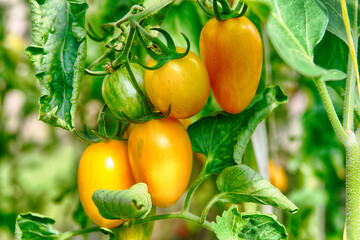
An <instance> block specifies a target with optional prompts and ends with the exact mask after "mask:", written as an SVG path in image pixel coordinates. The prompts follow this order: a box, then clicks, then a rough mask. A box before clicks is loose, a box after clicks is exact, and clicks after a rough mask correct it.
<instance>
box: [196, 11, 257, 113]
mask: <svg viewBox="0 0 360 240" xmlns="http://www.w3.org/2000/svg"><path fill="white" fill-rule="evenodd" d="M200 54H201V58H202V60H203V61H204V62H205V65H206V68H207V70H208V72H209V78H210V84H211V90H212V93H213V95H214V97H215V99H216V101H217V103H218V104H219V105H220V107H221V108H222V109H223V110H225V111H226V112H229V113H233V114H236V113H239V112H241V111H242V110H244V109H245V108H246V107H247V106H248V105H249V103H250V102H251V100H252V99H253V97H254V95H255V93H256V89H257V87H258V85H259V81H260V75H261V67H262V61H263V48H262V42H261V37H260V34H259V32H258V30H257V29H256V27H255V26H254V24H253V23H252V22H251V21H250V20H249V19H247V18H246V17H239V18H231V19H228V20H225V21H222V22H218V21H217V20H216V19H215V18H213V19H210V20H209V21H208V22H207V23H206V24H205V26H204V28H203V29H202V31H201V35H200Z"/></svg>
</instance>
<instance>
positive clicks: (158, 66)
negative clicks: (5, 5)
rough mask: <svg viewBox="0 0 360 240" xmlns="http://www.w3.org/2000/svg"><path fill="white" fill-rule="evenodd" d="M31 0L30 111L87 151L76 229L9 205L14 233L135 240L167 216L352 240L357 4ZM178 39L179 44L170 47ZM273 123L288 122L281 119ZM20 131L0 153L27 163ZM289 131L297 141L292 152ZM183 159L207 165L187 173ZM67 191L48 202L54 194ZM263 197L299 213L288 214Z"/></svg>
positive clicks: (358, 233) (358, 189) (236, 231)
mask: <svg viewBox="0 0 360 240" xmlns="http://www.w3.org/2000/svg"><path fill="white" fill-rule="evenodd" d="M24 1H25V0H24ZM29 3H30V4H31V18H32V22H33V29H32V30H33V31H32V44H31V46H29V47H28V48H27V49H26V52H27V54H28V55H29V57H30V60H31V62H32V63H33V66H34V72H35V74H34V75H35V76H36V77H37V78H38V80H39V82H40V88H39V89H38V90H39V92H40V93H39V95H40V98H39V101H38V102H39V106H40V110H39V113H40V114H39V119H40V120H42V121H43V122H45V123H47V124H50V125H52V126H55V127H61V128H63V129H65V130H68V131H70V132H71V133H74V134H75V135H74V136H75V137H77V138H78V139H80V140H83V141H85V142H88V143H92V144H91V145H90V146H89V147H88V148H87V149H86V150H85V152H84V154H83V156H82V158H81V160H80V165H79V173H78V189H79V195H80V202H81V204H82V205H83V209H84V210H85V212H84V211H83V209H82V208H81V205H80V207H78V208H77V209H76V211H75V214H74V215H75V219H76V223H78V224H79V225H80V226H81V229H80V230H75V231H74V230H70V231H67V232H64V233H61V232H59V231H58V230H56V229H55V228H54V222H55V221H54V220H53V219H51V218H48V217H45V216H42V215H39V214H33V213H26V214H18V217H17V220H16V225H15V226H16V227H15V228H16V229H15V230H14V231H13V232H15V239H34V238H36V237H38V236H40V235H41V236H46V238H54V239H55V238H56V239H63V240H66V239H70V238H71V237H74V236H77V235H80V234H89V233H92V232H98V233H95V234H99V233H100V232H101V233H105V234H108V235H109V238H110V239H121V238H123V237H126V236H134V233H136V235H137V236H138V237H139V238H143V240H144V239H148V238H150V236H151V232H152V223H153V222H154V221H157V220H164V219H181V220H186V221H189V222H190V223H192V224H196V226H197V227H198V229H200V228H204V230H206V231H204V232H202V233H201V234H200V233H198V232H196V233H195V231H200V230H198V229H195V228H194V232H192V231H189V232H188V233H187V234H189V235H192V236H191V237H194V238H196V237H198V236H204V238H205V239H210V238H214V237H215V235H216V237H217V238H219V239H220V240H227V239H279V240H283V239H287V238H288V236H289V237H291V238H294V239H318V238H324V239H325V238H326V239H327V238H329V239H339V238H340V237H341V236H340V235H342V232H343V230H344V236H345V238H347V240H348V239H360V227H359V226H360V217H359V216H360V202H359V201H358V196H359V195H360V178H358V177H357V176H359V174H360V167H359V165H358V164H357V163H358V162H359V161H360V159H359V158H360V154H358V153H359V152H360V140H359V138H360V135H359V134H360V133H359V132H360V130H359V122H360V114H359V112H360V111H359V105H360V104H359V98H358V96H359V95H360V84H359V81H360V80H359V79H360V77H359V68H358V62H357V60H358V59H357V48H358V41H357V40H358V37H359V31H358V25H359V21H358V15H359V7H358V3H357V1H347V2H346V1H344V0H332V1H330V0H321V1H315V0H314V1H308V0H297V1H291V4H289V1H277V0H258V1H249V0H246V1H245V0H244V1H229V0H212V1H209V0H197V1H196V2H194V1H174V0H162V1H158V0H143V1H137V2H136V1H133V0H124V1H115V0H105V1H99V2H98V1H97V0H94V1H89V5H91V7H90V8H89V9H88V6H89V5H88V3H87V2H86V1H85V0H77V1H69V0H51V1H50V0H44V1H36V0H29ZM134 4H135V5H134ZM347 9H349V10H350V11H349V12H347ZM87 10H88V11H87ZM340 13H341V14H340ZM206 15H209V16H206ZM0 21H2V20H1V19H0ZM344 25H345V27H344ZM0 30H1V27H0ZM180 32H184V33H185V34H182V35H183V37H184V39H185V42H186V50H185V48H184V49H182V48H177V47H176V46H180V45H181V42H179V41H178V40H179V36H181V35H180ZM260 33H261V34H260ZM187 35H188V36H187ZM1 36H2V31H0V37H1ZM9 36H11V35H9ZM90 38H91V40H89V39H90ZM10 40H11V39H10ZM3 42H5V43H6V42H7V41H3ZM95 42H96V43H95ZM183 43H184V42H183ZM1 44H2V42H1V41H0V45H1ZM6 44H7V43H6ZM190 49H191V51H190ZM199 52H200V56H201V58H202V59H200V58H199V57H198V56H197V55H196V54H194V53H199ZM5 55H6V54H5ZM0 58H1V59H2V58H3V54H0ZM4 59H5V60H4V61H3V62H5V63H6V64H8V62H9V61H8V60H9V59H11V58H8V57H5V58H4ZM2 60H3V59H2ZM147 60H148V62H147V64H146V65H144V64H142V63H145V62H146V61H147ZM136 62H137V63H138V64H136ZM6 66H8V65H6ZM10 68H11V67H10ZM4 69H7V68H4ZM11 69H17V67H16V68H15V67H14V68H11ZM144 69H145V70H144ZM0 70H2V69H0ZM16 72H20V73H21V74H23V75H24V74H26V73H27V72H26V71H21V70H19V71H18V70H17V71H16ZM0 74H1V76H0V79H3V78H6V76H5V75H3V71H0ZM16 74H18V73H16ZM9 76H12V75H11V74H10V75H9ZM104 76H105V77H104ZM8 79H11V77H8ZM83 80H84V81H83ZM356 80H357V83H356ZM284 81H291V82H284ZM12 84H13V83H12V82H11V81H7V82H6V83H5V84H0V89H4V88H6V89H7V88H9V86H10V88H11V87H13V85H12ZM274 84H280V85H281V86H278V85H275V86H273V85H274ZM19 85H22V83H21V84H19ZM101 86H102V90H103V92H102V93H103V94H102V96H101V91H100V89H101ZM356 86H357V87H358V89H357V90H358V92H359V93H358V94H356V92H355V90H356ZM301 88H305V89H306V90H305V91H299V89H301ZM89 89H90V90H89ZM309 89H310V91H308V90H309ZM26 90H27V89H26ZM210 90H211V94H210ZM285 92H288V93H289V97H290V101H289V105H288V107H287V108H281V109H279V111H280V114H279V115H277V114H276V112H275V113H274V110H275V109H277V108H278V107H280V106H281V105H283V104H285V103H287V101H288V97H287V95H286V94H285ZM297 94H300V95H297ZM301 94H302V95H301ZM311 94H312V95H311ZM303 95H306V97H307V98H306V99H305V100H304V99H303V98H302V97H303ZM308 95H311V96H310V97H309V96H308ZM2 96H3V95H1V97H2ZM80 96H81V97H80ZM294 99H295V100H296V101H294ZM299 99H300V101H299ZM0 100H1V101H0V104H1V105H3V104H2V103H3V102H6V101H8V102H10V103H12V101H10V100H7V99H5V100H6V101H5V100H4V101H3V98H1V99H0ZM23 102H24V105H26V104H25V101H23ZM33 102H35V101H33ZM216 102H217V103H218V104H217V103H216ZM294 102H297V103H294ZM104 103H105V104H104ZM8 105H10V104H8ZM101 105H102V106H103V107H101ZM153 105H154V106H153ZM218 105H219V106H220V107H219V106H218ZM305 105H306V106H305ZM322 106H324V108H322ZM8 108H9V107H8ZM220 108H222V110H224V111H220V110H221V109H220ZM309 109H312V110H313V112H311V111H309ZM22 110H25V111H18V113H16V114H18V115H20V114H19V112H20V113H21V112H26V111H27V109H26V108H24V109H22ZM108 110H110V111H111V112H112V113H110V112H109V111H108ZM7 111H8V110H7ZM321 111H322V113H321V114H322V115H323V116H325V118H323V117H322V115H321V114H319V112H321ZM299 112H300V114H299ZM312 114H313V115H314V116H316V117H313V116H312ZM8 115H9V116H10V117H8ZM11 116H12V115H11V114H4V115H3V114H2V113H1V114H0V118H1V120H3V119H5V120H6V119H10V120H7V125H6V126H5V127H3V126H2V125H1V126H0V133H2V134H1V136H2V135H3V133H7V131H9V130H7V127H8V126H10V127H9V129H10V130H11V126H12V125H10V123H11V124H12V123H13V122H15V121H12V120H11V119H12V118H11ZM284 116H286V119H287V120H288V119H290V120H289V121H288V122H290V124H288V125H287V123H284V121H279V118H280V117H282V118H284ZM299 116H301V117H299ZM340 116H341V118H342V119H340ZM268 117H269V118H268ZM189 118H191V119H189ZM308 118H310V119H311V121H308V120H307V119H308ZM178 119H179V120H182V121H181V122H180V121H179V120H178ZM314 119H315V120H314ZM23 122H24V124H25V123H26V121H23ZM286 122H287V121H286ZM299 125H301V127H303V128H301V127H299ZM294 126H295V127H294ZM126 127H127V129H125V128H126ZM18 128H19V127H18ZM13 129H15V128H13ZM19 129H20V128H19ZM23 129H33V128H27V127H25V126H24V127H23ZM298 129H301V131H297V130H298ZM293 130H294V131H297V133H296V134H295V135H296V136H293V133H292V131H293ZM302 130H304V131H302ZM333 130H334V131H333ZM299 132H300V133H299ZM9 135H11V131H10V132H9V134H8V135H7V136H9ZM53 135H57V134H53ZM324 136H325V137H324ZM22 137H23V135H19V138H18V137H17V136H16V135H12V136H11V138H10V140H7V139H6V141H5V142H6V144H7V146H8V148H9V151H8V152H7V155H6V158H9V159H12V158H13V157H14V158H15V156H17V157H18V158H21V159H22V157H23V156H21V155H16V154H15V153H14V152H16V151H17V150H18V148H16V147H14V146H17V144H14V142H15V143H17V142H18V141H23V139H22ZM121 137H123V138H128V140H127V142H126V139H122V140H121V141H120V140H119V139H120V138H121ZM335 137H336V138H337V139H335ZM0 138H1V139H4V138H3V137H0ZM77 138H76V140H78V139H77ZM1 139H0V140H1ZM18 139H21V140H18ZM104 139H106V140H105V141H104ZM289 139H292V140H294V141H295V142H296V143H299V142H300V143H301V144H294V145H296V146H295V147H293V146H292V144H291V143H288V142H291V141H289ZM309 139H310V140H309ZM12 141H14V142H12ZM52 144H53V145H56V144H55V143H52ZM29 145H30V146H31V144H29ZM341 145H342V146H341ZM268 146H269V147H270V148H269V149H270V151H268ZM323 146H326V147H323ZM27 147H28V145H27V144H26V143H25V144H23V145H21V147H19V149H21V150H23V149H27ZM71 147H72V148H73V149H76V148H77V147H74V146H71ZM43 149H47V146H45V147H43ZM14 150H15V151H14ZM60 152H61V151H60ZM194 153H195V154H194ZM19 156H20V157H19ZM193 156H196V158H201V159H202V163H203V164H197V165H194V166H193ZM270 156H271V157H274V158H276V159H281V162H282V163H289V165H288V166H286V169H287V170H289V172H290V171H291V176H292V177H297V179H296V180H297V181H295V183H294V184H291V185H290V186H286V184H285V182H286V181H283V183H284V184H283V185H281V184H277V182H276V181H279V180H281V177H283V178H284V179H285V178H286V177H285V176H286V175H285V173H284V171H282V170H279V168H277V167H276V166H275V167H274V166H273V162H271V161H270V163H269V161H268V160H269V158H270ZM62 157H63V156H62ZM6 158H5V159H6ZM63 158H64V157H63ZM78 158H79V156H74V159H78ZM2 159H4V157H0V160H2ZM6 160H7V159H6ZM343 160H344V161H343ZM8 162H9V161H8ZM345 162H346V164H345ZM0 164H2V163H1V162H0ZM6 166H7V165H5V167H6ZM9 166H11V167H10V169H11V173H12V174H8V175H11V176H16V173H17V170H18V169H20V167H14V168H13V167H12V165H11V164H9ZM192 168H193V169H192ZM2 169H3V165H1V166H0V173H2V172H6V170H5V171H4V170H2ZM272 169H273V170H274V171H278V172H275V173H274V171H273V170H272ZM56 170H57V169H56ZM268 171H270V181H268V180H266V178H267V177H268V176H267V173H268ZM274 175H275V177H274ZM1 178H2V177H1ZM190 178H191V179H190ZM24 179H26V178H24ZM67 179H68V178H67ZM274 179H275V180H274ZM69 181H70V180H69ZM10 182H14V183H17V181H16V179H15V180H14V179H12V178H11V181H10ZM271 182H272V183H273V184H271ZM4 185H6V184H4ZM73 186H75V185H74V184H72V185H71V184H69V186H67V187H62V189H61V191H62V192H61V193H60V194H59V193H58V192H57V194H56V195H55V196H51V197H49V199H54V198H55V199H56V201H57V202H59V203H65V202H66V201H63V199H69V198H68V196H69V195H71V194H68V193H71V191H72V190H71V189H75V188H74V187H73ZM209 186H210V187H209ZM286 187H289V189H288V191H286V190H285V189H286ZM100 188H102V189H100ZM14 189H16V190H17V189H21V188H14ZM24 189H25V188H24ZM34 189H36V190H38V186H36V187H34ZM69 189H70V190H69ZM204 189H205V190H204ZM324 189H326V190H324ZM0 191H1V192H0V193H1V194H2V193H4V192H5V193H6V194H7V192H8V191H3V190H2V188H1V189H0ZM281 191H282V192H281ZM325 191H326V193H324V192H325ZM10 192H11V191H10ZM14 192H18V191H14ZM19 192H20V191H19ZM34 192H35V191H34ZM36 192H37V191H36ZM204 192H205V193H204ZM344 192H345V194H343V193H344ZM285 193H286V194H289V195H288V196H289V198H290V199H289V198H288V197H287V196H285V195H284V194H285ZM326 194H328V195H326ZM72 195H75V194H72ZM76 196H77V195H76ZM181 196H184V198H182V200H183V201H178V200H179V199H180V198H181ZM16 197H18V196H16ZM7 199H14V197H7ZM309 199H310V200H309ZM75 201H76V202H77V203H78V205H79V201H78V200H75ZM34 202H35V201H34ZM44 202H45V201H44ZM48 202H49V201H48ZM69 202H70V200H69ZM175 203H176V206H174V208H168V209H161V213H160V211H159V212H158V213H157V212H156V211H155V206H159V207H162V208H166V207H169V206H172V205H173V204H175ZM219 203H221V204H219ZM224 203H225V204H224ZM248 203H251V204H248ZM94 204H95V205H94ZM181 204H183V207H182V208H181V209H178V208H180V207H179V205H181ZM7 205H9V206H10V205H12V204H5V206H7ZM260 205H270V206H272V207H274V208H279V209H280V210H284V211H287V212H289V213H291V214H294V213H296V212H297V211H298V210H299V207H301V209H303V211H300V212H299V213H298V214H296V215H290V214H289V215H286V217H284V218H283V217H282V215H283V213H282V212H281V211H274V214H270V213H268V210H269V209H268V208H263V207H262V206H260ZM298 206H299V207H298ZM343 206H346V207H345V208H346V210H344V207H343ZM0 207H1V206H0ZM37 209H39V211H41V210H42V208H36V209H35V210H37ZM173 209H178V210H176V211H175V210H173ZM265 209H266V211H265ZM319 209H321V211H319ZM332 211H334V212H332ZM60 212H61V211H60ZM0 213H1V212H0ZM209 213H211V214H209ZM6 214H7V213H5V214H0V216H1V217H3V216H4V215H6ZM89 219H92V220H93V222H95V223H96V224H98V225H99V227H91V226H89V224H88V220H89ZM278 219H279V220H278ZM320 219H323V221H319V220H320ZM284 220H285V221H284ZM60 222H61V221H60ZM63 222H67V221H63ZM162 222H166V221H162ZM314 222H316V223H317V222H322V223H324V224H323V225H322V226H321V227H318V226H315V224H313V223H314ZM343 222H345V226H346V227H344V225H343V224H342V223H343ZM121 223H123V224H121ZM339 223H341V224H339ZM119 224H121V226H118V225H119ZM283 224H284V225H283ZM0 225H1V222H0ZM298 226H301V227H298ZM324 226H325V227H324ZM66 227H67V226H66ZM110 228H115V229H114V230H111V229H110ZM157 229H161V230H163V229H166V228H163V227H160V228H157ZM323 229H326V230H325V231H323ZM0 231H1V229H0ZM339 233H340V234H339ZM165 235H166V238H165V239H169V237H170V236H169V235H168V234H165ZM325 235H326V236H325ZM0 236H2V234H1V232H0ZM156 236H158V237H159V235H156ZM0 238H1V237H0ZM85 238H87V236H85ZM159 238H160V237H159Z"/></svg>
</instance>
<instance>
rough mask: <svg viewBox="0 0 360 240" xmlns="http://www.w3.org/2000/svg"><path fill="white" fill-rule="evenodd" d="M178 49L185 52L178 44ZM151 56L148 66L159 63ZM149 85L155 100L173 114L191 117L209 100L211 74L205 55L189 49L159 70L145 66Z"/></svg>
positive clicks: (148, 89) (157, 104)
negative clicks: (181, 56) (203, 59)
mask: <svg viewBox="0 0 360 240" xmlns="http://www.w3.org/2000/svg"><path fill="white" fill-rule="evenodd" d="M177 51H178V52H184V51H185V50H184V49H182V48H177ZM155 64H156V61H155V60H154V59H152V58H150V59H149V61H148V63H147V66H149V67H152V66H155ZM144 79H145V89H146V92H147V94H148V96H149V99H150V101H151V103H152V104H153V105H154V106H155V107H156V108H157V109H159V110H160V112H162V113H165V114H166V113H167V112H168V109H169V105H170V104H171V113H170V117H172V118H181V119H182V118H189V117H192V116H194V115H195V114H197V113H198V112H199V111H200V110H201V109H202V108H203V107H204V106H205V104H206V101H207V99H208V97H209V94H210V82H209V76H208V73H207V70H206V67H205V65H204V63H203V62H202V61H201V59H200V58H199V57H198V56H197V55H196V54H194V53H193V52H189V53H188V54H187V55H186V56H185V57H183V58H179V59H174V60H171V61H169V62H167V63H166V64H164V65H163V66H162V67H160V68H159V69H156V70H145V76H144Z"/></svg>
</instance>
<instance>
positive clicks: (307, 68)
mask: <svg viewBox="0 0 360 240" xmlns="http://www.w3.org/2000/svg"><path fill="white" fill-rule="evenodd" d="M245 2H246V3H249V4H250V7H251V6H252V5H253V4H254V3H256V5H255V6H254V7H255V9H254V12H255V13H257V14H260V17H261V18H262V19H266V17H267V16H266V15H264V14H267V13H266V12H264V11H258V10H257V8H259V7H261V3H262V4H263V5H266V6H269V7H270V9H271V11H270V14H269V16H268V17H267V22H266V29H267V33H268V35H269V38H270V39H271V42H272V44H273V46H274V47H275V49H276V51H277V52H278V53H279V55H280V56H281V58H283V59H284V61H285V62H286V63H287V64H289V65H290V66H291V67H292V68H293V69H295V70H296V71H298V72H299V73H301V74H302V75H305V76H309V77H322V78H323V79H324V80H340V79H343V78H345V74H344V73H342V72H340V71H338V70H332V71H328V70H326V69H324V68H322V67H320V66H318V65H316V64H314V47H315V46H316V45H317V44H318V43H319V42H320V40H321V39H322V38H323V36H324V33H325V30H326V27H327V24H328V13H327V9H326V7H325V6H324V5H323V4H322V3H321V2H319V1H315V0H314V1H306V0H297V1H288V0H246V1H245Z"/></svg>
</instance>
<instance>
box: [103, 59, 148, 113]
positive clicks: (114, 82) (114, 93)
mask: <svg viewBox="0 0 360 240" xmlns="http://www.w3.org/2000/svg"><path fill="white" fill-rule="evenodd" d="M130 67H131V70H132V72H133V73H134V76H135V79H136V82H137V84H138V85H139V87H140V89H141V91H142V92H143V93H144V94H145V95H146V93H145V87H144V70H143V68H142V67H141V66H140V65H139V64H136V63H130ZM102 96H103V99H104V101H105V103H106V105H108V107H109V108H110V110H111V112H112V113H113V114H114V115H115V116H116V117H118V118H119V119H124V117H123V115H122V113H121V111H123V112H124V113H125V114H126V115H128V116H129V117H131V118H141V117H143V116H145V115H147V114H148V113H150V108H149V105H148V101H147V98H146V97H142V96H141V94H140V93H139V92H138V91H136V88H135V87H134V86H133V84H132V82H131V78H130V75H129V73H128V72H127V70H126V68H125V66H122V67H121V68H120V69H118V70H116V71H115V72H114V73H111V74H109V75H107V76H106V77H105V78H104V81H103V85H102Z"/></svg>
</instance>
